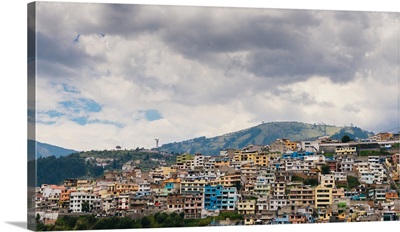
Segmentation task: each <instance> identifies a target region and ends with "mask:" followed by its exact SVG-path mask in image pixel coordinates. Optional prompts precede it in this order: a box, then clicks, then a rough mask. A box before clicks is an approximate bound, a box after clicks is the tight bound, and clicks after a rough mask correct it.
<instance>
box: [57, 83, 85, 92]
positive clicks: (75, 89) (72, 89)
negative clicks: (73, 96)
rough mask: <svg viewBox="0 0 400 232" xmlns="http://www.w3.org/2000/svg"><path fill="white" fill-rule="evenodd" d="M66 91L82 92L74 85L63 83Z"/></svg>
mask: <svg viewBox="0 0 400 232" xmlns="http://www.w3.org/2000/svg"><path fill="white" fill-rule="evenodd" d="M61 85H62V87H63V89H64V91H65V92H68V93H80V92H81V91H79V90H78V89H77V88H75V87H73V86H69V85H66V84H61Z"/></svg>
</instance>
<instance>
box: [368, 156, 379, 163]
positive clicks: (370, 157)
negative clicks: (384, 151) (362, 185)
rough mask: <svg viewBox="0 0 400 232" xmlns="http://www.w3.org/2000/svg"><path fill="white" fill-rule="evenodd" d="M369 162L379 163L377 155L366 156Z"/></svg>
mask: <svg viewBox="0 0 400 232" xmlns="http://www.w3.org/2000/svg"><path fill="white" fill-rule="evenodd" d="M368 163H369V164H379V156H368Z"/></svg>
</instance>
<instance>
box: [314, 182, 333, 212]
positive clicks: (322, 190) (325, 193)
mask: <svg viewBox="0 0 400 232" xmlns="http://www.w3.org/2000/svg"><path fill="white" fill-rule="evenodd" d="M314 193H315V196H314V198H315V208H327V207H328V206H330V205H332V188H328V187H322V186H321V185H318V186H317V187H315V191H314Z"/></svg>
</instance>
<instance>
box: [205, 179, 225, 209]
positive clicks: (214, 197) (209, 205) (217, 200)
mask: <svg viewBox="0 0 400 232" xmlns="http://www.w3.org/2000/svg"><path fill="white" fill-rule="evenodd" d="M222 190H223V187H222V185H216V186H211V185H206V186H205V187H204V209H207V210H217V209H221V208H222Z"/></svg>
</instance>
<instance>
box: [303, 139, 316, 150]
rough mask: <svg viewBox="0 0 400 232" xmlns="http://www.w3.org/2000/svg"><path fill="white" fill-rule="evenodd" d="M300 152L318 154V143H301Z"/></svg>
mask: <svg viewBox="0 0 400 232" xmlns="http://www.w3.org/2000/svg"><path fill="white" fill-rule="evenodd" d="M301 150H303V151H307V152H318V151H319V143H318V141H301Z"/></svg>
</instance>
